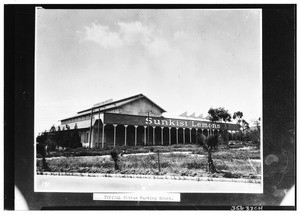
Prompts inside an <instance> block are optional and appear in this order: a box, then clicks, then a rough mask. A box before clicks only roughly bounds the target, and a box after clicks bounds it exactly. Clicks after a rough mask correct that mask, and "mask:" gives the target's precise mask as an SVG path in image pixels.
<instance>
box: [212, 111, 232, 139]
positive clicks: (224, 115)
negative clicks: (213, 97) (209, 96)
mask: <svg viewBox="0 0 300 215" xmlns="http://www.w3.org/2000/svg"><path fill="white" fill-rule="evenodd" d="M208 114H209V119H210V121H211V122H215V121H223V122H225V128H224V132H226V135H224V138H226V142H228V132H227V123H226V122H231V115H230V113H229V112H228V110H226V109H225V108H223V107H219V108H210V109H209V110H208Z"/></svg>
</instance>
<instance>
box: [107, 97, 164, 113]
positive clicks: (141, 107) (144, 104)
mask: <svg viewBox="0 0 300 215" xmlns="http://www.w3.org/2000/svg"><path fill="white" fill-rule="evenodd" d="M106 112H107V113H119V114H131V115H142V116H147V115H148V113H149V116H156V117H160V116H161V115H162V112H161V110H160V109H159V108H158V107H156V106H155V105H154V104H153V103H151V102H149V101H148V100H147V99H145V98H141V99H139V100H136V101H133V102H131V103H129V104H126V105H124V106H121V107H120V108H117V109H114V110H110V111H106Z"/></svg>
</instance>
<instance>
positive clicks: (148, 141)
mask: <svg viewBox="0 0 300 215" xmlns="http://www.w3.org/2000/svg"><path fill="white" fill-rule="evenodd" d="M149 112H150V111H148V119H149ZM149 134H150V127H149V124H148V135H147V136H148V140H147V145H148V148H149V145H150V144H149V143H150V139H149Z"/></svg>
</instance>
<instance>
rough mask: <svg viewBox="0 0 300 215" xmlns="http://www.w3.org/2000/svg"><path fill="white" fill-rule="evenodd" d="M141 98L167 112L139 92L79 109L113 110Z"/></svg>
mask: <svg viewBox="0 0 300 215" xmlns="http://www.w3.org/2000/svg"><path fill="white" fill-rule="evenodd" d="M141 98H145V99H147V100H148V101H149V102H151V103H152V104H154V105H155V106H156V107H158V108H159V109H160V110H161V111H162V112H166V111H165V110H164V109H162V108H161V107H160V106H158V105H157V104H155V103H154V102H153V101H152V100H150V99H149V98H148V97H146V96H144V95H143V94H138V95H135V96H130V97H127V98H124V99H120V100H117V101H112V102H108V103H105V104H101V105H98V106H94V107H92V108H89V109H86V110H83V111H79V112H78V114H81V113H83V112H87V111H91V110H92V109H98V108H100V111H103V110H111V109H114V108H117V107H121V106H123V105H125V104H128V103H130V102H133V101H136V100H138V99H141Z"/></svg>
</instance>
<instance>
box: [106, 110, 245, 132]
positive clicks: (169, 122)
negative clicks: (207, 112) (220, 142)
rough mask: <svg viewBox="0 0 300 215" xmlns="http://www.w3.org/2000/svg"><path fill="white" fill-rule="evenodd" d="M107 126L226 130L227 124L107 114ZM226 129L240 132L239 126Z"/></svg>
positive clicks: (228, 125)
mask: <svg viewBox="0 0 300 215" xmlns="http://www.w3.org/2000/svg"><path fill="white" fill-rule="evenodd" d="M104 123H105V124H123V125H139V126H159V127H175V128H196V129H198V128H199V129H218V130H219V129H224V128H225V123H214V122H207V121H199V120H185V119H173V118H164V117H147V116H136V115H126V114H115V113H105V114H104ZM226 129H229V130H239V125H237V124H233V123H227V124H226Z"/></svg>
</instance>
